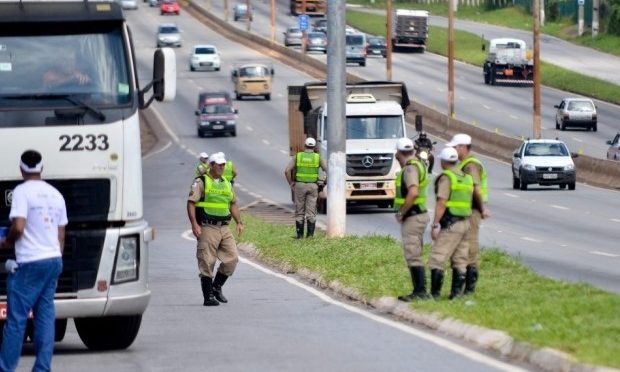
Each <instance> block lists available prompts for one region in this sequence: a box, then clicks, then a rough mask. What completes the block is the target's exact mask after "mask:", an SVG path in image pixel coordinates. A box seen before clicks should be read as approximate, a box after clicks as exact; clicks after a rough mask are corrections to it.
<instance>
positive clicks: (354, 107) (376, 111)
mask: <svg viewBox="0 0 620 372" xmlns="http://www.w3.org/2000/svg"><path fill="white" fill-rule="evenodd" d="M346 91H347V93H346V94H347V102H346V123H345V126H346V159H347V160H346V176H345V182H346V185H345V192H346V199H347V203H351V204H372V205H377V206H378V207H380V208H389V207H391V206H392V204H393V202H394V197H395V195H396V185H395V180H396V172H398V171H399V170H400V165H399V164H398V161H397V160H396V158H395V153H396V142H397V141H398V139H399V138H401V137H407V129H406V124H405V115H404V114H405V110H406V109H407V107H408V106H409V97H408V94H407V87H406V86H405V84H404V83H401V82H363V83H357V84H349V85H347V88H346ZM326 101H327V86H326V83H324V82H316V83H306V84H304V85H293V86H289V87H288V117H289V152H290V154H291V156H292V155H294V154H296V153H297V152H298V151H301V150H302V149H303V148H304V141H305V139H306V137H313V138H315V139H316V140H317V148H318V151H319V152H320V154H321V156H323V157H324V158H325V159H327V125H328V115H327V112H328V107H327V102H326ZM326 191H327V190H323V192H322V193H321V194H320V195H319V201H318V206H319V212H320V213H325V211H326V195H327V194H326Z"/></svg>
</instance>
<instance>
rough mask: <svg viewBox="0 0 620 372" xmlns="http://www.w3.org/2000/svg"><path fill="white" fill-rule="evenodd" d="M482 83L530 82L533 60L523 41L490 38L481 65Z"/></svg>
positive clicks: (532, 76) (532, 72)
mask: <svg viewBox="0 0 620 372" xmlns="http://www.w3.org/2000/svg"><path fill="white" fill-rule="evenodd" d="M483 75H484V83H485V84H490V85H495V84H498V83H505V84H532V83H533V82H534V61H533V54H532V51H531V50H528V49H527V46H526V44H525V41H523V40H519V39H511V38H500V39H492V40H491V41H490V42H489V51H488V54H487V57H486V61H485V62H484V67H483Z"/></svg>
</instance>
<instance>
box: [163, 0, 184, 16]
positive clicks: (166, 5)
mask: <svg viewBox="0 0 620 372" xmlns="http://www.w3.org/2000/svg"><path fill="white" fill-rule="evenodd" d="M159 13H160V14H161V15H164V14H176V15H179V14H180V13H181V7H180V6H179V3H177V1H176V0H162V1H161V2H160V3H159Z"/></svg>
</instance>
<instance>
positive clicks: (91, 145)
mask: <svg viewBox="0 0 620 372" xmlns="http://www.w3.org/2000/svg"><path fill="white" fill-rule="evenodd" d="M58 140H59V141H60V142H62V144H61V145H60V151H95V150H100V151H105V150H107V149H108V148H109V147H110V144H109V143H108V136H107V135H106V134H87V135H85V136H82V135H81V134H74V135H72V136H71V135H68V134H62V135H60V137H58Z"/></svg>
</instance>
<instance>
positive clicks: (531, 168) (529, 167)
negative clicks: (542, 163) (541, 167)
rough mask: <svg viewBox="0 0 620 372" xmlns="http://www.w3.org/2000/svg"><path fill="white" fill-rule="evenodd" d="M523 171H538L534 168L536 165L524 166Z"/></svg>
mask: <svg viewBox="0 0 620 372" xmlns="http://www.w3.org/2000/svg"><path fill="white" fill-rule="evenodd" d="M523 169H525V170H529V171H533V170H536V167H535V166H534V164H523Z"/></svg>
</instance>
